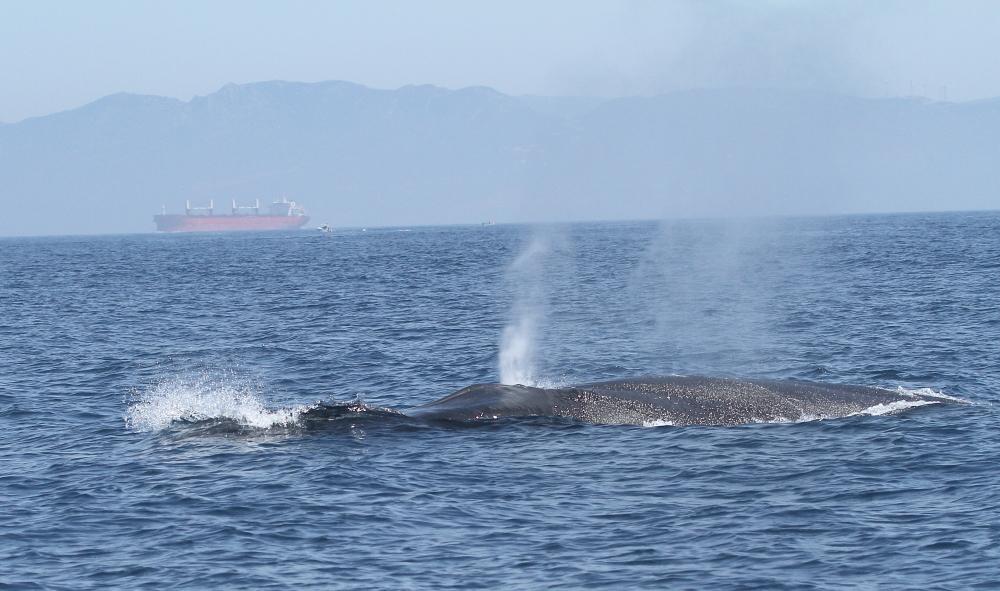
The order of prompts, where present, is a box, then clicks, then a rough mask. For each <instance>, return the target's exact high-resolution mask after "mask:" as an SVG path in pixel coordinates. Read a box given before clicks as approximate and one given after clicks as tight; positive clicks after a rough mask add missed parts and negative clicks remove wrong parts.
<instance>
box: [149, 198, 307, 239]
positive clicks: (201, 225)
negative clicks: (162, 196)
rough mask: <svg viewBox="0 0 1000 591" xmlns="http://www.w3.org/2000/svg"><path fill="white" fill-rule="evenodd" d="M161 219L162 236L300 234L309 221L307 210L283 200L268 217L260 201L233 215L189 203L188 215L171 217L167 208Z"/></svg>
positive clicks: (158, 226) (157, 217)
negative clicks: (218, 212)
mask: <svg viewBox="0 0 1000 591" xmlns="http://www.w3.org/2000/svg"><path fill="white" fill-rule="evenodd" d="M163 209H164V211H163V213H162V214H160V215H154V216H153V221H154V222H156V230H157V231H159V232H246V231H262V230H296V229H298V228H301V227H302V226H304V225H305V224H306V222H308V221H309V216H307V215H306V212H305V210H303V209H302V208H301V207H299V206H298V205H296V204H295V202H294V201H289V200H288V199H285V198H282V199H281V201H275V202H274V203H272V204H271V207H270V208H269V211H268V213H266V214H263V215H262V214H261V213H260V200H259V199H258V200H256V201H255V203H254V205H237V204H236V200H235V199H234V200H233V208H232V211H231V213H229V214H219V215H216V213H215V201H214V200H212V201H209V202H208V207H191V202H190V201H188V202H187V203H186V207H185V209H184V214H183V215H181V214H168V213H167V212H166V206H164V208H163Z"/></svg>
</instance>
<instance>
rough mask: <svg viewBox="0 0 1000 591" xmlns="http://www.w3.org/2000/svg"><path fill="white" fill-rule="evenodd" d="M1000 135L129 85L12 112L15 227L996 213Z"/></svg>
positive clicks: (864, 103) (844, 112) (838, 98)
mask: <svg viewBox="0 0 1000 591" xmlns="http://www.w3.org/2000/svg"><path fill="white" fill-rule="evenodd" d="M998 138H1000V99H997V100H984V101H977V102H970V103H947V102H932V101H928V100H926V99H920V98H883V99H870V98H857V97H850V96H842V95H832V94H821V93H805V92H792V91H780V90H759V89H715V90H691V91H684V92H677V93H672V94H665V95H658V96H648V97H626V98H616V99H605V100H602V99H595V98H588V97H539V96H510V95H505V94H503V93H500V92H497V91H495V90H492V89H490V88H485V87H471V88H463V89H457V90H449V89H444V88H440V87H436V86H429V85H428V86H405V87H402V88H399V89H395V90H380V89H373V88H368V87H365V86H361V85H358V84H353V83H349V82H339V81H331V82H320V83H296V82H279V81H275V82H260V83H252V84H242V85H236V84H229V85H226V86H224V87H223V88H221V89H220V90H219V91H217V92H215V93H212V94H209V95H207V96H200V97H195V98H193V99H192V100H190V101H181V100H177V99H172V98H164V97H159V96H147V95H136V94H124V93H122V94H115V95H111V96H107V97H104V98H102V99H99V100H97V101H95V102H93V103H90V104H88V105H85V106H82V107H79V108H77V109H73V110H69V111H64V112H61V113H55V114H52V115H47V116H43V117H36V118H32V119H27V120H24V121H20V122H17V123H7V124H2V125H0V211H2V214H0V235H24V234H77V233H114V232H146V231H152V229H153V225H152V220H151V216H152V215H153V214H154V213H158V212H159V211H160V210H161V208H162V207H165V208H166V210H167V211H168V212H180V211H183V207H184V202H185V200H188V199H190V200H192V201H193V202H196V203H206V202H207V201H208V200H209V199H214V200H215V202H216V207H217V208H220V207H221V208H222V209H226V208H228V204H229V201H230V200H231V199H237V200H239V201H240V202H242V203H246V202H250V201H253V199H255V198H260V199H262V200H263V201H268V200H271V199H273V198H277V197H280V196H288V197H289V198H292V199H295V200H297V201H299V202H300V203H301V204H303V205H304V206H305V207H306V209H307V211H308V212H309V213H310V215H311V216H312V218H313V221H314V222H315V223H316V224H318V223H323V222H327V223H330V224H332V225H334V226H374V225H417V224H449V223H478V222H481V221H485V220H496V221H498V222H530V221H569V220H584V219H595V220H596V219H637V218H662V217H667V218H670V217H691V216H696V217H700V216H720V215H722V216H743V215H751V216H753V215H772V214H790V215H813V214H830V213H852V212H874V211H923V210H950V209H993V208H997V207H998V206H1000V139H998Z"/></svg>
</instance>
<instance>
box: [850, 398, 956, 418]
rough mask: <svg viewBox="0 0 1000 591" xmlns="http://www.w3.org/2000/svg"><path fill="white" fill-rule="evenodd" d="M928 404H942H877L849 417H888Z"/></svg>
mask: <svg viewBox="0 0 1000 591" xmlns="http://www.w3.org/2000/svg"><path fill="white" fill-rule="evenodd" d="M928 404H940V402H939V401H937V400H895V401H893V402H889V403H886V404H876V405H875V406H869V407H868V408H866V409H864V410H862V411H860V412H856V413H853V414H851V415H848V416H857V415H871V416H873V417H878V416H882V415H888V414H893V413H897V412H900V411H904V410H906V409H908V408H916V407H918V406H926V405H928Z"/></svg>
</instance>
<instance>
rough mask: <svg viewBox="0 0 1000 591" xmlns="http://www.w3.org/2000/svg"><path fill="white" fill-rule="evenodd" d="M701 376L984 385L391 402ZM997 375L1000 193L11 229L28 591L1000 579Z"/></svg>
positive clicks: (0, 345)
mask: <svg viewBox="0 0 1000 591" xmlns="http://www.w3.org/2000/svg"><path fill="white" fill-rule="evenodd" d="M673 374H682V375H688V374H691V375H710V376H729V377H748V378H783V379H800V380H811V381H819V382H830V383H846V384H861V385H874V386H883V387H887V388H890V389H900V388H901V389H903V390H906V391H919V392H928V393H929V392H933V393H939V394H942V395H946V396H950V397H954V398H960V399H961V400H963V401H966V402H967V404H929V405H924V406H920V407H914V408H910V409H906V410H903V411H901V412H891V413H881V414H880V413H869V414H860V415H856V416H849V417H846V418H840V419H821V420H820V419H817V420H807V421H801V422H775V423H762V424H750V425H744V426H736V427H673V426H666V425H660V426H656V425H646V426H638V425H636V426H622V425H617V426H612V425H594V424H586V423H580V422H574V421H572V420H568V419H554V418H543V417H534V418H522V419H501V420H483V421H478V422H468V423H418V422H414V421H407V420H400V419H399V418H396V417H394V416H392V415H390V414H387V413H384V412H373V410H372V409H376V408H381V407H391V408H397V409H405V408H407V407H409V406H413V405H416V404H420V403H424V402H429V401H431V400H434V399H436V398H439V397H441V396H444V395H446V394H448V393H450V392H452V391H455V390H457V389H459V388H462V387H464V386H466V385H469V384H473V383H478V382H496V381H498V380H501V379H503V380H504V381H508V382H509V381H518V382H522V383H533V384H541V385H568V384H574V383H581V382H586V381H594V380H605V379H613V378H623V377H634V376H649V375H673ZM998 401H1000V214H998V213H946V214H908V215H879V216H848V217H829V218H808V219H807V218H801V219H800V218H780V219H755V220H735V221H711V220H686V221H670V222H660V223H656V222H641V223H638V222H637V223H601V224H573V225H553V226H508V225H496V226H483V227H481V226H468V227H421V228H393V229H368V230H367V231H362V230H361V229H353V230H338V231H335V232H334V233H332V234H321V233H318V232H308V231H302V232H298V233H277V234H267V233H259V234H258V233H250V234H201V235H197V234H195V235H155V234H149V235H127V236H101V237H57V238H18V239H0V588H4V589H104V588H120V589H138V588H155V589H160V588H169V589H286V588H287V589H306V588H321V589H425V588H426V589H431V588H441V589H447V588H452V589H498V588H504V589H508V588H510V589H537V588H545V589H596V588H608V589H640V588H647V589H661V588H671V589H746V588H767V589H870V588H881V589H975V588H982V589H985V588H998V587H1000V429H998V427H1000V413H998V410H997V406H996V405H997V402H998ZM317 403H326V404H334V403H343V404H342V405H341V407H340V408H347V409H348V411H347V412H344V413H341V414H339V415H337V416H332V415H331V416H329V417H325V418H324V417H321V418H320V419H316V418H315V416H314V414H313V415H310V413H309V409H314V408H316V405H317ZM305 416H312V417H313V418H312V419H311V420H308V421H307V420H304V419H303V417H305Z"/></svg>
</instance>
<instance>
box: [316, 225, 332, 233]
mask: <svg viewBox="0 0 1000 591" xmlns="http://www.w3.org/2000/svg"><path fill="white" fill-rule="evenodd" d="M316 229H317V230H319V231H320V232H323V233H324V234H329V233H330V232H333V228H331V227H330V224H323V225H322V226H319V227H317V228H316Z"/></svg>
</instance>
